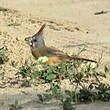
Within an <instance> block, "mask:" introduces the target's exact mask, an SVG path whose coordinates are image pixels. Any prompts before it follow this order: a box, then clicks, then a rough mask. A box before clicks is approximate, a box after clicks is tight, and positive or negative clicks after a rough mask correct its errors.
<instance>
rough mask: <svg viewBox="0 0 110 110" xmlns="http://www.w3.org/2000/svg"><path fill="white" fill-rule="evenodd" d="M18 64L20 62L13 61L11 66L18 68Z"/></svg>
mask: <svg viewBox="0 0 110 110" xmlns="http://www.w3.org/2000/svg"><path fill="white" fill-rule="evenodd" d="M18 63H19V62H15V61H12V62H11V65H12V66H13V67H15V68H16V67H17V66H18Z"/></svg>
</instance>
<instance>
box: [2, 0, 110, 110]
mask: <svg viewBox="0 0 110 110" xmlns="http://www.w3.org/2000/svg"><path fill="white" fill-rule="evenodd" d="M109 4H110V1H108V0H97V1H96V0H83V1H82V0H68V1H67V0H62V1H59V0H54V1H51V0H48V1H43V0H39V1H35V0H34V1H33V0H28V1H27V0H19V1H15V0H1V1H0V7H1V8H0V48H2V47H5V48H7V50H8V57H9V61H8V62H6V63H5V64H3V65H2V66H1V68H0V73H1V72H5V78H4V82H5V84H4V83H3V81H2V79H1V80H0V83H3V85H4V86H3V87H4V88H0V106H1V107H0V110H8V108H9V104H12V103H14V101H15V100H16V99H18V100H19V101H20V102H19V103H20V104H21V105H22V106H23V110H44V109H45V110H60V109H61V108H60V107H59V106H58V103H59V102H56V101H53V102H51V103H50V104H44V105H42V104H40V103H39V102H38V99H37V96H36V94H37V93H39V92H44V91H45V90H46V89H48V85H42V86H39V87H37V89H38V90H37V91H36V89H35V88H34V87H31V88H20V89H18V88H19V84H15V85H14V84H9V83H8V82H10V79H12V80H11V82H12V83H13V82H17V78H16V76H15V74H16V73H17V72H18V71H19V67H20V66H22V65H23V64H24V63H25V62H26V61H29V62H30V61H31V60H34V58H33V57H32V54H31V51H30V47H29V45H28V44H26V42H25V41H24V39H25V38H26V37H29V36H32V35H33V34H35V33H36V32H37V30H38V29H39V28H40V27H41V26H42V24H44V23H45V24H46V28H45V32H44V37H45V42H46V45H48V46H54V47H56V48H58V49H60V50H62V51H64V52H66V53H68V54H69V55H72V54H77V53H78V52H79V51H80V50H82V49H83V48H85V49H86V51H85V52H82V53H81V55H80V57H84V58H89V59H94V60H96V61H99V59H100V58H101V65H102V67H103V65H105V64H107V63H108V62H109V61H110V57H109V56H110V25H109V24H110V12H109V10H110V5H109ZM101 11H107V13H101V14H100V12H101ZM96 12H99V14H98V15H96V14H95V13H96ZM12 23H15V24H16V25H17V26H9V25H11V24H12ZM12 61H16V62H19V63H18V66H17V67H16V68H15V67H13V66H12V65H11V63H12ZM109 68H110V67H109ZM101 69H103V68H101ZM102 81H103V82H105V83H106V84H108V85H110V75H108V76H107V78H106V79H102ZM65 83H66V81H65ZM65 83H63V84H62V85H65ZM67 87H68V83H67ZM62 88H65V87H64V86H62ZM70 89H71V87H70ZM25 93H26V94H25ZM109 107H110V103H102V102H97V103H91V104H82V105H77V110H109Z"/></svg>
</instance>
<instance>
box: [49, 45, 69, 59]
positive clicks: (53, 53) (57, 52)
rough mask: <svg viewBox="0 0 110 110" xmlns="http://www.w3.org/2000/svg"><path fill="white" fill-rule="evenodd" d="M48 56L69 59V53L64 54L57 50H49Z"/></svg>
mask: <svg viewBox="0 0 110 110" xmlns="http://www.w3.org/2000/svg"><path fill="white" fill-rule="evenodd" d="M47 52H48V56H65V57H67V56H68V55H67V53H64V52H63V51H60V50H58V49H56V48H53V47H52V48H49V47H48V48H47Z"/></svg>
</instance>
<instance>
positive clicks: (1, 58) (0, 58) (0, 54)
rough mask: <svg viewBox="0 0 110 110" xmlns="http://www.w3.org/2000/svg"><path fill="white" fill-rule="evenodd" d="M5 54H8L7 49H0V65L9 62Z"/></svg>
mask: <svg viewBox="0 0 110 110" xmlns="http://www.w3.org/2000/svg"><path fill="white" fill-rule="evenodd" d="M7 53H8V52H7V49H5V48H1V49H0V64H4V63H5V62H7V61H8V60H9V58H8V56H7Z"/></svg>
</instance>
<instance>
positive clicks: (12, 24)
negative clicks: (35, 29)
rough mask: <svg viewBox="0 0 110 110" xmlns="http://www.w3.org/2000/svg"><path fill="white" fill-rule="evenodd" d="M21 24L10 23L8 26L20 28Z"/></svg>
mask: <svg viewBox="0 0 110 110" xmlns="http://www.w3.org/2000/svg"><path fill="white" fill-rule="evenodd" d="M20 25H21V24H19V23H16V22H15V23H9V24H8V25H7V26H20Z"/></svg>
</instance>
